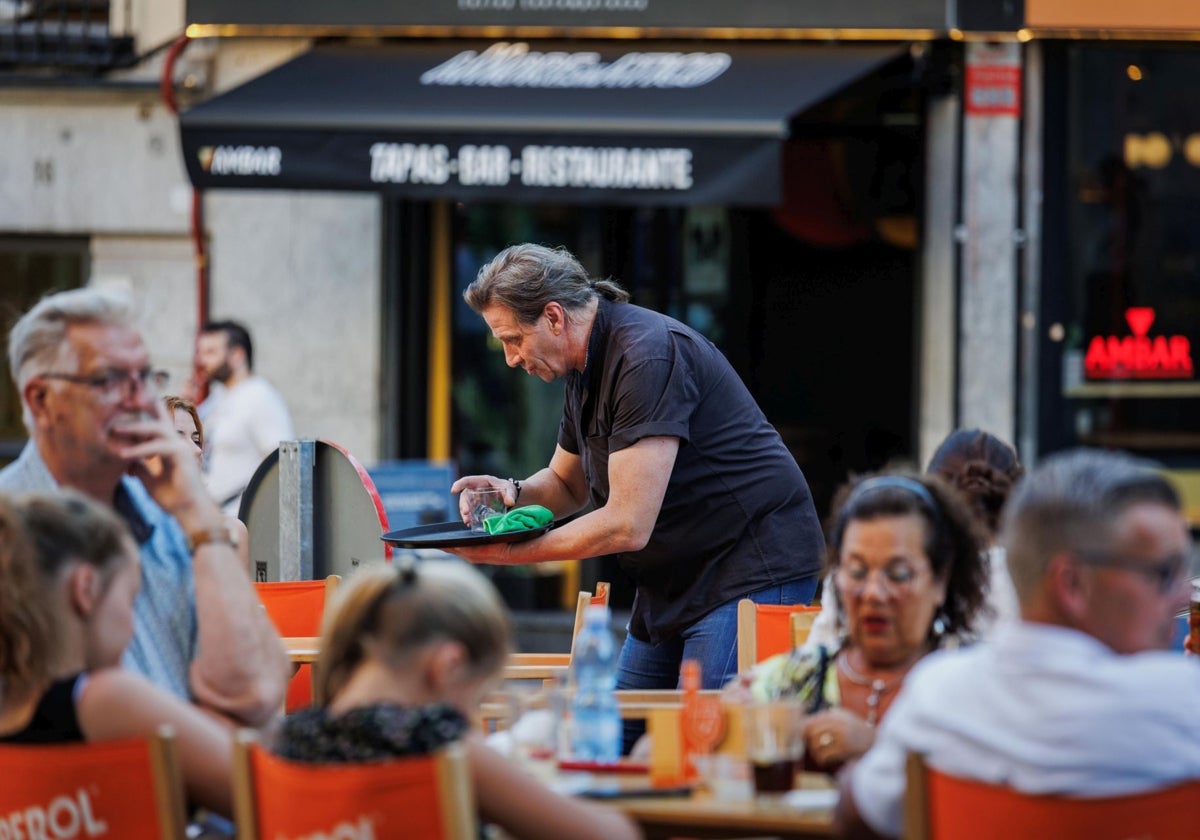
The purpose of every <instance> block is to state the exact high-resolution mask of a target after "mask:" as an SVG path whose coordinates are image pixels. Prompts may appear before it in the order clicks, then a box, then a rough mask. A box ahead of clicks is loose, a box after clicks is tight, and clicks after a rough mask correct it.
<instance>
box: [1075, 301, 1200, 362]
mask: <svg viewBox="0 0 1200 840" xmlns="http://www.w3.org/2000/svg"><path fill="white" fill-rule="evenodd" d="M1125 321H1126V322H1127V323H1128V324H1129V331H1130V332H1131V333H1133V335H1097V336H1094V337H1093V338H1092V341H1091V344H1089V345H1088V350H1087V355H1086V356H1085V357H1084V360H1083V365H1084V370H1085V371H1086V372H1087V377H1088V379H1191V378H1192V377H1193V376H1194V374H1195V369H1194V367H1193V366H1192V345H1191V342H1190V341H1188V339H1187V336H1183V335H1171V336H1166V335H1156V336H1150V335H1149V333H1150V325H1151V324H1153V323H1154V310H1153V309H1151V308H1150V307H1148V306H1133V307H1130V308H1129V309H1126V310H1125Z"/></svg>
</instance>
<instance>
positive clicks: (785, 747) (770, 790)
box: [742, 700, 804, 795]
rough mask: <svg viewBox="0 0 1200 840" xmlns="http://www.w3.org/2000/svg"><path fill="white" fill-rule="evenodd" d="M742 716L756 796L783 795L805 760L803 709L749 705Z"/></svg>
mask: <svg viewBox="0 0 1200 840" xmlns="http://www.w3.org/2000/svg"><path fill="white" fill-rule="evenodd" d="M742 714H743V727H744V731H745V739H746V759H747V761H748V762H749V763H750V767H751V769H752V770H753V772H754V790H755V792H756V793H758V794H759V795H763V794H767V795H772V794H781V793H786V792H787V791H789V790H791V789H792V788H793V787H794V785H795V781H796V773H797V771H799V770H800V766H801V763H802V761H803V759H804V706H803V705H802V704H801V703H800V702H799V701H797V700H772V701H768V702H750V703H747V704H746V705H745V706H744V708H743V713H742Z"/></svg>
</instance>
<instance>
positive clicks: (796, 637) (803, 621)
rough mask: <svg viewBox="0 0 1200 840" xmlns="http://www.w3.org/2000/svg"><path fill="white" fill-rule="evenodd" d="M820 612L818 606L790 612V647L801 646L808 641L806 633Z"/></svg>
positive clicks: (809, 630) (809, 631) (810, 630)
mask: <svg viewBox="0 0 1200 840" xmlns="http://www.w3.org/2000/svg"><path fill="white" fill-rule="evenodd" d="M820 614H821V610H820V608H819V607H818V608H817V609H807V610H804V611H803V612H794V613H792V647H794V648H798V647H802V646H803V645H804V643H805V642H807V641H808V634H809V633H811V632H812V629H813V624H814V623H815V622H816V620H817V616H819V615H820Z"/></svg>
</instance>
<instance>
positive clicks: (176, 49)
mask: <svg viewBox="0 0 1200 840" xmlns="http://www.w3.org/2000/svg"><path fill="white" fill-rule="evenodd" d="M189 43H191V39H190V38H189V37H188V36H187V35H186V34H185V35H180V36H179V37H178V38H176V39H175V41H174V42H173V43H172V44H171V46H170V47H168V48H167V55H166V59H165V60H164V61H163V72H162V79H161V80H160V82H159V92H160V93H161V94H162V100H163V104H164V105H166V106H167V110H169V111H170V112H171V113H172V114H178V113H179V104H178V102H177V101H176V99H175V62H176V61H178V60H179V56H180V55H181V54H182V53H183V51H184V50H185V49H187V45H188V44H189ZM190 228H191V237H192V249H193V252H194V253H195V261H196V332H197V333H199V331H200V328H201V327H203V326H204V324H205V323H207V322H208V298H209V292H208V246H207V240H206V239H205V236H204V194H203V193H202V192H201V191H200V190H198V189H195V188H194V187H193V188H192V213H191V223H190ZM184 391H185V392H186V396H189V397H190V398H191V399H193V400H194V401H195V402H197V403H199V402H201V401H202V400H203V399H204V398H205V397H206V396H207V395H208V382H207V381H206V379H205V378H204V377H202V376H197V375H196V373H195V372H193V375H192V378H191V380H190V381H189V382H187V383H186V384H185V386H184Z"/></svg>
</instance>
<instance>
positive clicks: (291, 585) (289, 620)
mask: <svg viewBox="0 0 1200 840" xmlns="http://www.w3.org/2000/svg"><path fill="white" fill-rule="evenodd" d="M340 581H341V578H340V577H339V576H338V575H330V576H329V577H327V578H325V579H324V580H283V581H269V582H266V583H264V582H261V581H258V582H256V583H255V584H254V589H255V591H257V593H258V599H259V600H260V601H261V602H262V605H263V607H264V608H266V611H267V616H268V617H270V619H271V623H272V624H274V625H275V631H276V632H277V633H279V635H280V636H284V637H288V636H319V635H320V634H321V619H322V617H323V616H324V615H325V603H326V601H328V600H329V598H330V597H332V595H333V592H334V590H336V589H337V585H338V583H339V582H340ZM311 705H312V669H311V667H310V666H308V665H301V666H300V667H299V669H298V670H297V671H296V673H295V674H293V675H292V679H291V682H289V683H288V692H287V702H286V706H285V707H286V709H287V711H289V712H294V711H296V709H301V708H304V707H305V706H311Z"/></svg>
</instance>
